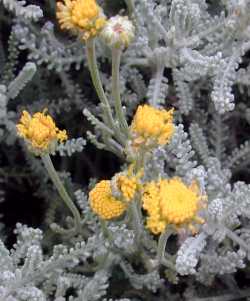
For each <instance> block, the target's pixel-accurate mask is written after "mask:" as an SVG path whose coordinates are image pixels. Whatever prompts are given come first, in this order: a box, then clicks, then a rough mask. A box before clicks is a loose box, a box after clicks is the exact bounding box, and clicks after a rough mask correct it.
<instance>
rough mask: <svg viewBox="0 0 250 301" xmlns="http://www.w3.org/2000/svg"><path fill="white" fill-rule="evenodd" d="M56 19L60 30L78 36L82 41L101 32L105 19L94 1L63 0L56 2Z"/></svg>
mask: <svg viewBox="0 0 250 301" xmlns="http://www.w3.org/2000/svg"><path fill="white" fill-rule="evenodd" d="M56 15H57V19H58V21H59V24H60V25H61V28H62V29H66V30H70V31H72V32H73V33H75V34H79V35H80V36H81V37H82V38H83V39H84V40H88V39H89V38H92V37H95V36H96V35H98V34H99V32H100V31H101V30H102V28H103V26H104V25H105V23H106V18H105V16H104V14H103V12H102V9H101V7H100V6H99V5H98V4H97V3H96V1H95V0H63V2H57V13H56Z"/></svg>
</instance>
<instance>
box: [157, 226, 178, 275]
mask: <svg viewBox="0 0 250 301" xmlns="http://www.w3.org/2000/svg"><path fill="white" fill-rule="evenodd" d="M173 233H174V230H173V229H168V230H166V231H164V232H162V233H161V235H160V237H159V240H158V247H157V255H156V259H157V261H158V262H159V263H161V264H163V265H165V266H167V267H168V268H171V269H173V270H175V267H174V265H173V263H172V262H170V261H169V260H167V259H166V257H165V249H166V245H167V241H168V239H169V237H170V236H171V235H172V234H173Z"/></svg>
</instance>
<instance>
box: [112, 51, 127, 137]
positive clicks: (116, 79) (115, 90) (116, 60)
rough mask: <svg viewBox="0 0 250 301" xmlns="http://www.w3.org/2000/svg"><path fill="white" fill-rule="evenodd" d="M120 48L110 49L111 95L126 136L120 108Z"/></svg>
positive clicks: (125, 125)
mask: <svg viewBox="0 0 250 301" xmlns="http://www.w3.org/2000/svg"><path fill="white" fill-rule="evenodd" d="M121 54H122V50H121V49H120V48H115V47H113V49H112V97H113V101H114V104H115V112H116V117H117V119H118V120H119V123H120V124H121V126H122V129H123V130H124V131H125V134H126V136H128V133H129V131H128V124H127V121H126V118H125V115H124V112H123V109H122V102H121V95H120V74H119V72H120V63H121Z"/></svg>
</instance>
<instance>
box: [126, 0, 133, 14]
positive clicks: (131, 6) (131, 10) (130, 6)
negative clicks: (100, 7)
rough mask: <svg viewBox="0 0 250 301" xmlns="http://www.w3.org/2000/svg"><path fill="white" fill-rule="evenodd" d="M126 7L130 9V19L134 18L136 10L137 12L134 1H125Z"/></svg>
mask: <svg viewBox="0 0 250 301" xmlns="http://www.w3.org/2000/svg"><path fill="white" fill-rule="evenodd" d="M125 2H126V5H127V7H128V14H129V16H130V17H132V15H133V13H134V10H135V5H134V1H133V0H125Z"/></svg>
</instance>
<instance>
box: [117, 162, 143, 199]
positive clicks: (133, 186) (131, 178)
mask: <svg viewBox="0 0 250 301" xmlns="http://www.w3.org/2000/svg"><path fill="white" fill-rule="evenodd" d="M142 175H143V171H142V170H140V171H139V172H136V173H134V164H131V165H130V166H129V168H128V170H126V171H125V172H121V173H119V174H116V175H115V176H114V177H113V179H112V182H111V183H112V185H113V186H112V187H113V188H114V189H113V190H114V191H115V192H116V193H117V196H118V198H121V200H122V201H125V202H130V201H132V200H133V199H134V197H135V194H136V192H137V191H139V189H140V188H141V183H140V178H141V177H142Z"/></svg>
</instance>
